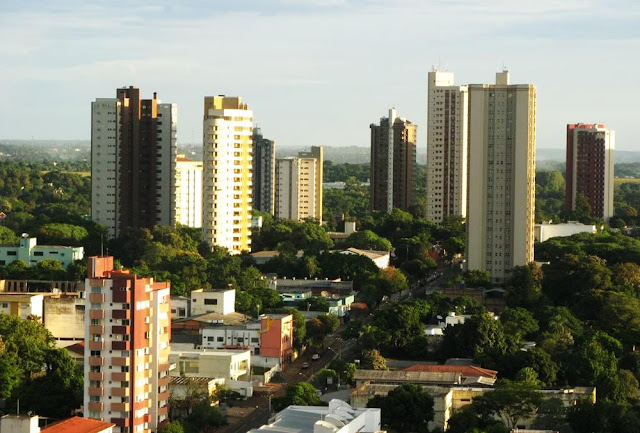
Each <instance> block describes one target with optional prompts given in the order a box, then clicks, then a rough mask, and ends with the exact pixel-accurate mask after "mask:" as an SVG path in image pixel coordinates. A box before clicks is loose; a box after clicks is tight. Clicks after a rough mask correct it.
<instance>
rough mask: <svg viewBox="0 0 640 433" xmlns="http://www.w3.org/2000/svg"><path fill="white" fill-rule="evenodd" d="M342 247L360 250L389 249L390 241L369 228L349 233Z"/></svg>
mask: <svg viewBox="0 0 640 433" xmlns="http://www.w3.org/2000/svg"><path fill="white" fill-rule="evenodd" d="M344 247H346V248H348V247H353V248H359V249H362V250H376V251H391V248H392V246H391V242H389V241H388V240H387V239H385V238H383V237H381V236H378V235H377V234H375V233H374V232H372V231H371V230H362V231H359V232H354V233H351V234H350V235H349V237H348V238H347V240H346V241H345V243H344Z"/></svg>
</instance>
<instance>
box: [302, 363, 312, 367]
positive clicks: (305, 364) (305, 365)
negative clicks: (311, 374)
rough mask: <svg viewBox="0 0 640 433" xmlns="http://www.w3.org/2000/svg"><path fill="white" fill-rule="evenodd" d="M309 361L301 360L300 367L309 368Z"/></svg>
mask: <svg viewBox="0 0 640 433" xmlns="http://www.w3.org/2000/svg"><path fill="white" fill-rule="evenodd" d="M309 365H310V364H309V363H308V362H303V363H302V368H309Z"/></svg>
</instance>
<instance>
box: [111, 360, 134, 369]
mask: <svg viewBox="0 0 640 433" xmlns="http://www.w3.org/2000/svg"><path fill="white" fill-rule="evenodd" d="M130 362H131V359H130V358H111V364H112V365H116V366H119V367H124V366H128V365H129V364H130Z"/></svg>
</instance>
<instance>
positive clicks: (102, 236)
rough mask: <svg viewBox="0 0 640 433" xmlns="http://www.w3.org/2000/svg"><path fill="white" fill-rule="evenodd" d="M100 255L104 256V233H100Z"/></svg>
mask: <svg viewBox="0 0 640 433" xmlns="http://www.w3.org/2000/svg"><path fill="white" fill-rule="evenodd" d="M100 257H104V235H103V234H102V233H100Z"/></svg>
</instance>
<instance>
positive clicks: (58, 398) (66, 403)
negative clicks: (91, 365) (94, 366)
mask: <svg viewBox="0 0 640 433" xmlns="http://www.w3.org/2000/svg"><path fill="white" fill-rule="evenodd" d="M45 366H46V367H45V374H44V376H38V377H35V378H33V379H29V380H26V381H25V382H24V383H23V384H22V385H21V386H20V387H19V388H18V390H17V393H14V394H13V395H12V399H11V400H12V406H14V405H15V401H16V400H17V399H19V400H20V407H21V410H31V411H33V412H34V413H37V414H39V415H41V416H48V417H51V418H58V419H61V418H68V417H69V416H71V415H72V414H73V412H74V411H75V410H76V409H78V408H80V407H81V406H82V396H83V373H82V372H81V371H80V370H79V369H78V368H77V367H76V363H75V361H74V360H73V359H71V357H70V356H69V355H68V354H67V351H66V350H65V349H48V350H47V351H46V354H45Z"/></svg>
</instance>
